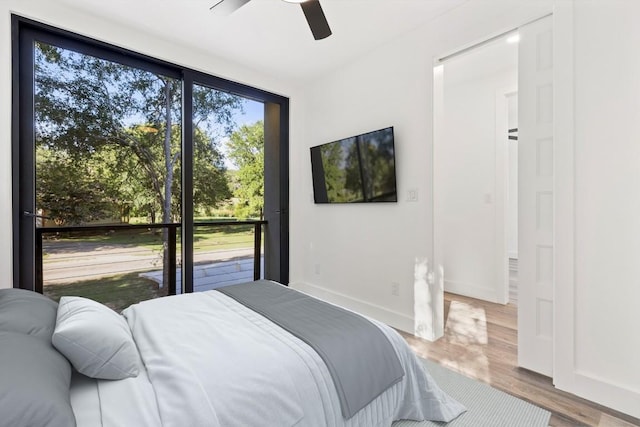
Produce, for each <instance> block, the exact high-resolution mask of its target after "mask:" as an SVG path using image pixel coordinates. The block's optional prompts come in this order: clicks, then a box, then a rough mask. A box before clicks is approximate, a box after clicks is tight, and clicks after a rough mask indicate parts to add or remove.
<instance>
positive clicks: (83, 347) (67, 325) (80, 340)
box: [51, 297, 139, 380]
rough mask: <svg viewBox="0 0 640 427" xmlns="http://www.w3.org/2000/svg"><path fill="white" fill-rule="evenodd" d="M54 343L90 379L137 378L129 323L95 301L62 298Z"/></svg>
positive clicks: (136, 353) (136, 360)
mask: <svg viewBox="0 0 640 427" xmlns="http://www.w3.org/2000/svg"><path fill="white" fill-rule="evenodd" d="M51 341H52V342H53V345H54V346H55V348H56V349H57V350H58V351H59V352H60V353H62V354H63V355H64V356H65V357H66V358H67V359H69V361H70V362H71V364H72V365H73V367H74V368H76V370H77V371H78V372H80V373H81V374H84V375H86V376H88V377H91V378H102V379H107V380H121V379H123V378H129V377H135V376H137V375H138V372H139V369H138V360H139V356H138V350H137V348H136V345H135V343H134V342H133V338H132V336H131V331H130V330H129V326H128V325H127V322H126V321H125V320H124V318H123V317H122V316H121V315H119V314H118V313H116V312H115V311H113V310H111V309H110V308H109V307H107V306H105V305H102V304H100V303H98V302H95V301H93V300H90V299H87V298H82V297H62V298H60V303H59V304H58V314H57V318H56V328H55V330H54V332H53V337H52V338H51Z"/></svg>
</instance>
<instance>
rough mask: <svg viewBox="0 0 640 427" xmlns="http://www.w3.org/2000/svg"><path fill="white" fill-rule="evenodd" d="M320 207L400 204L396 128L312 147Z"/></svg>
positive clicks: (312, 168) (312, 159)
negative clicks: (367, 203) (397, 186)
mask: <svg viewBox="0 0 640 427" xmlns="http://www.w3.org/2000/svg"><path fill="white" fill-rule="evenodd" d="M311 171H312V174H313V196H314V200H315V202H316V203H363V202H397V201H398V197H397V193H396V162H395V147H394V137H393V127H388V128H385V129H380V130H376V131H373V132H368V133H365V134H362V135H357V136H352V137H350V138H344V139H340V140H338V141H334V142H329V143H327V144H323V145H318V146H316V147H311Z"/></svg>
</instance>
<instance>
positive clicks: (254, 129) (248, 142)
mask: <svg viewBox="0 0 640 427" xmlns="http://www.w3.org/2000/svg"><path fill="white" fill-rule="evenodd" d="M227 150H228V151H227V155H228V157H229V159H230V160H231V161H232V162H233V163H234V164H235V165H236V167H237V168H238V171H237V173H235V175H234V178H235V180H236V183H237V185H235V188H234V194H235V196H236V197H237V198H238V199H239V200H238V202H237V203H236V205H235V215H236V217H238V218H249V217H259V218H260V219H262V218H263V210H264V123H263V122H262V120H260V121H258V122H256V123H254V124H253V125H243V126H241V127H240V129H238V130H237V131H235V132H233V133H232V134H231V137H230V138H229V142H228V143H227Z"/></svg>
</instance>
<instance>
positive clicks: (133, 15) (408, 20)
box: [59, 0, 468, 80]
mask: <svg viewBox="0 0 640 427" xmlns="http://www.w3.org/2000/svg"><path fill="white" fill-rule="evenodd" d="M59 1H61V2H63V3H67V4H69V5H72V6H73V7H74V8H77V9H81V10H83V11H84V12H87V13H91V14H95V15H98V16H100V17H101V18H102V19H106V20H111V21H117V22H119V23H120V24H122V25H126V26H131V27H135V28H138V29H140V30H142V31H144V32H146V33H149V34H151V35H153V36H154V37H156V38H158V39H160V40H162V39H166V40H172V41H173V42H176V43H179V44H184V45H190V46H197V47H198V49H200V50H204V51H206V52H210V53H211V54H213V55H215V56H217V57H220V58H223V59H227V60H229V61H232V62H234V63H237V64H241V65H245V66H249V67H252V68H256V69H259V70H261V71H263V72H265V73H267V74H270V75H274V76H279V77H283V78H288V79H295V80H307V79H311V78H313V77H315V76H318V75H320V74H322V73H324V72H327V71H330V70H332V69H335V68H337V67H339V66H341V65H342V64H345V63H347V62H349V61H350V59H352V58H353V57H356V56H358V55H361V54H363V53H366V52H368V51H370V50H372V49H374V48H376V47H377V46H379V45H381V44H383V43H385V42H386V41H388V40H391V39H394V38H396V37H398V36H400V35H402V34H404V33H406V32H409V31H411V30H413V29H415V28H416V27H419V26H421V25H422V24H424V23H426V22H428V21H431V20H432V19H434V18H436V17H437V16H440V15H442V14H444V13H445V12H447V11H449V10H451V9H453V8H455V7H458V6H459V5H461V4H462V3H465V2H466V1H468V0H321V5H322V8H323V9H324V12H325V15H326V16H327V20H328V21H329V25H330V27H331V30H332V31H333V35H332V36H330V37H328V38H326V39H324V40H319V41H316V40H314V39H313V36H312V35H311V31H310V30H309V27H308V26H307V22H306V20H305V17H304V14H303V13H302V10H301V8H300V6H299V5H297V4H291V3H286V2H284V1H282V0H252V1H250V2H249V3H248V4H246V5H244V6H243V7H241V8H240V9H238V10H237V11H235V12H234V13H233V14H231V15H229V16H220V15H216V14H214V13H212V12H210V10H209V8H210V7H211V6H212V5H213V4H214V3H215V2H216V0H133V1H132V0H81V1H80V0H59Z"/></svg>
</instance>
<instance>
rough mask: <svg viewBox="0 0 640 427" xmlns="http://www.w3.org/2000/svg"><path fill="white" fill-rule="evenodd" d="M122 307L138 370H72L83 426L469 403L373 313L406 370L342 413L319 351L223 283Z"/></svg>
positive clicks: (389, 417) (358, 420)
mask: <svg viewBox="0 0 640 427" xmlns="http://www.w3.org/2000/svg"><path fill="white" fill-rule="evenodd" d="M124 314H125V317H127V319H128V322H129V326H130V328H131V330H132V335H133V337H134V340H135V341H136V344H137V346H138V350H139V351H140V355H141V362H140V363H141V370H140V371H141V374H140V375H139V376H138V377H136V378H130V379H126V380H120V381H107V380H98V381H95V380H90V379H87V378H86V377H78V378H76V377H74V379H73V381H72V390H71V403H72V407H73V409H74V412H75V414H76V417H77V421H78V427H88V426H92V427H95V426H103V427H112V426H113V427H115V426H124V425H127V426H129V425H131V426H134V425H135V426H138V427H159V426H162V427H173V426H187V425H188V426H197V427H200V426H202V427H205V426H211V427H217V426H222V427H233V426H243V427H245V426H246V427H250V426H260V427H271V426H273V427H287V426H292V427H293V426H295V427H358V426H360V427H365V426H366V427H389V426H391V424H392V421H393V420H397V419H425V418H426V419H451V418H454V417H455V416H457V415H458V414H459V413H460V412H462V411H464V407H463V406H462V405H460V404H459V403H458V402H456V401H455V400H453V399H451V398H450V397H449V396H447V395H446V394H445V393H443V392H442V391H441V390H440V389H439V387H438V386H437V385H436V384H435V382H434V381H433V380H432V379H431V377H430V376H429V374H428V373H425V372H424V370H423V367H422V364H421V363H420V362H419V360H418V359H417V357H416V356H415V355H414V354H413V353H412V351H411V350H410V348H409V347H408V346H407V345H406V342H405V341H404V339H403V338H402V337H401V336H400V335H399V334H398V333H396V332H395V331H394V330H392V329H391V328H389V327H387V326H386V325H384V324H381V323H379V322H376V321H373V322H374V323H375V324H376V325H377V326H378V327H379V328H380V329H381V330H382V331H383V332H384V333H385V335H386V336H387V337H388V339H389V341H390V342H391V343H392V344H393V346H394V348H395V349H396V352H397V353H398V356H399V359H400V362H401V364H402V365H403V367H404V370H405V376H404V378H403V379H402V381H401V382H399V383H397V384H395V385H394V386H392V387H391V388H389V389H388V390H387V391H386V392H384V393H383V394H382V395H381V396H379V397H378V398H377V399H375V400H374V401H373V402H371V404H369V405H368V406H367V407H365V408H364V409H362V410H361V411H359V412H358V413H357V414H356V415H355V416H354V417H352V418H351V419H349V420H344V419H343V417H342V414H341V409H340V403H339V399H338V396H337V393H336V391H335V387H334V385H333V382H332V379H331V376H330V374H329V371H328V369H327V368H326V366H325V364H324V362H323V361H322V359H321V358H320V356H318V354H316V353H315V351H314V350H313V349H312V348H311V347H309V346H308V345H307V344H305V343H304V342H302V341H301V340H299V339H297V338H296V337H294V336H293V335H291V334H289V333H288V332H286V331H285V330H283V329H282V328H280V327H279V326H277V325H275V324H273V323H272V322H270V321H269V320H267V319H265V318H264V317H262V316H261V315H259V314H257V313H255V312H253V311H252V310H250V309H248V308H246V307H244V306H243V305H241V304H239V303H238V302H236V301H235V300H233V299H231V298H229V297H227V296H225V295H223V294H221V293H219V292H217V291H209V292H200V293H194V294H185V295H179V296H176V297H171V298H160V299H156V300H151V301H145V302H143V303H141V304H136V305H134V306H132V307H130V308H129V309H127V310H125V313H124ZM370 320H371V319H370ZM248 349H250V351H249V352H248V351H247V350H248ZM98 420H99V422H98Z"/></svg>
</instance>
